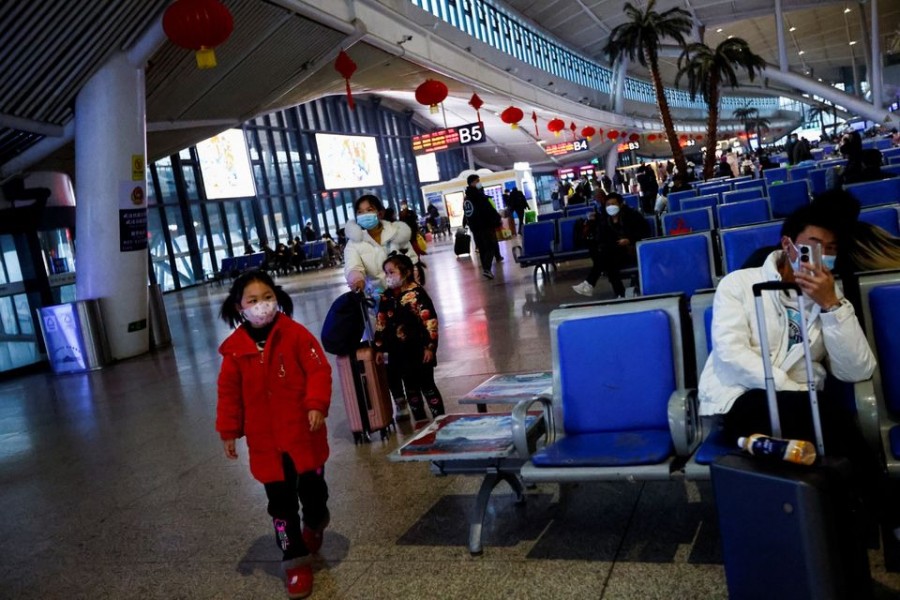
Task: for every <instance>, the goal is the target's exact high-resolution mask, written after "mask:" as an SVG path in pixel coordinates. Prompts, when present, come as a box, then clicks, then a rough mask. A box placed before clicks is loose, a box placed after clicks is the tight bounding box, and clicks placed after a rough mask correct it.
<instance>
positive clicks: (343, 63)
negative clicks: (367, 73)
mask: <svg viewBox="0 0 900 600" xmlns="http://www.w3.org/2000/svg"><path fill="white" fill-rule="evenodd" d="M334 70H335V71H337V72H338V73H340V74H341V77H343V78H344V81H346V82H347V106H349V107H350V110H353V109H355V108H356V104H354V103H353V92H351V91H350V78H351V77H353V73H355V72H356V63H355V62H353V59H352V58H350V55H349V54H347V53H346V52H344V51H343V50H341V53H340V54H338V56H337V60H335V61H334Z"/></svg>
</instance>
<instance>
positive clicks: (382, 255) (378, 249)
mask: <svg viewBox="0 0 900 600" xmlns="http://www.w3.org/2000/svg"><path fill="white" fill-rule="evenodd" d="M353 208H354V211H355V212H356V221H348V222H347V224H346V225H345V226H344V232H345V233H346V235H347V245H346V247H345V248H344V276H345V277H346V278H347V285H349V286H350V289H351V290H355V291H363V290H365V291H366V293H367V294H368V295H370V296H376V297H377V296H378V295H379V294H381V292H382V291H384V289H385V288H386V287H387V285H386V284H385V280H384V270H383V269H382V265H383V264H384V261H385V260H387V257H388V255H389V254H390V253H391V252H398V253H400V254H405V255H406V256H408V257H409V258H410V260H412V262H413V264H415V263H417V262H418V257H417V256H416V253H415V251H414V250H413V248H412V243H411V241H410V238H411V236H412V232H410V229H409V227H408V226H407V225H406V223H403V222H400V221H397V222H395V223H392V222H390V221H385V220H383V218H384V205H383V204H382V203H381V200H379V199H378V197H377V196H373V195H372V194H366V195H364V196H360V197H359V198H358V199H357V200H356V202H354V204H353Z"/></svg>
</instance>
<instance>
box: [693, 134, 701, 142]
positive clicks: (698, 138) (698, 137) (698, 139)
mask: <svg viewBox="0 0 900 600" xmlns="http://www.w3.org/2000/svg"><path fill="white" fill-rule="evenodd" d="M694 137H695V138H696V139H697V141H698V142H699V141H700V140H702V139H703V134H699V135H696V136H694Z"/></svg>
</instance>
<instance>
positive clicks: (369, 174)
mask: <svg viewBox="0 0 900 600" xmlns="http://www.w3.org/2000/svg"><path fill="white" fill-rule="evenodd" d="M316 146H317V147H318V149H319V164H321V165H322V180H323V182H324V183H325V189H326V190H340V189H346V188H359V187H379V186H381V185H384V180H383V179H382V177H381V165H380V164H379V162H378V144H377V142H376V140H375V138H373V137H368V136H361V135H335V134H331V133H317V134H316Z"/></svg>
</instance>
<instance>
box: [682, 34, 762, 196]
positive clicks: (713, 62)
mask: <svg viewBox="0 0 900 600" xmlns="http://www.w3.org/2000/svg"><path fill="white" fill-rule="evenodd" d="M765 65H766V61H765V60H763V58H762V57H761V56H759V55H757V54H753V52H751V51H750V46H748V45H747V42H745V41H744V40H742V39H741V38H729V39H726V40H724V41H722V42H721V43H719V45H718V46H716V47H715V49H713V48H710V47H709V46H707V45H706V44H702V43H694V44H689V45H688V46H686V47H685V49H684V50H683V51H682V53H681V56H679V57H678V75H677V76H676V78H675V85H676V86H677V85H678V82H679V81H680V80H681V78H682V77H687V84H688V91H689V92H690V94H691V99H694V98H696V97H697V96H698V95H699V96H700V97H701V98H703V99H704V100H705V101H706V104H707V106H708V107H709V115H708V118H707V122H706V158H705V159H704V161H703V176H704V177H707V178H709V177H711V176H712V174H713V170H714V168H715V164H716V141H717V139H718V137H717V133H716V130H717V129H718V125H719V96H720V91H721V90H720V86H721V84H722V83H723V82H725V83H727V84H728V85H730V86H731V87H732V88H736V87H737V86H738V76H737V69H744V70H746V71H747V75H748V76H749V77H750V81H753V80H754V79H755V78H756V74H757V73H759V72H761V71H762V68H763V67H764V66H765Z"/></svg>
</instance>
